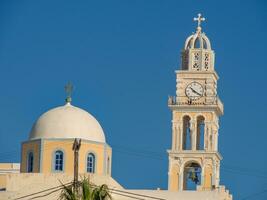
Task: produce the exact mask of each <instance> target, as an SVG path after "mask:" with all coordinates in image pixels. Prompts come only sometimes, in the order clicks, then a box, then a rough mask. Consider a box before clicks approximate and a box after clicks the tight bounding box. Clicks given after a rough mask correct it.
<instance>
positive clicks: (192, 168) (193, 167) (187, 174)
mask: <svg viewBox="0 0 267 200" xmlns="http://www.w3.org/2000/svg"><path fill="white" fill-rule="evenodd" d="M201 171H202V170H201V166H200V165H199V164H198V163H196V162H190V163H188V164H186V165H185V167H184V184H183V189H184V190H196V189H197V185H200V184H201Z"/></svg>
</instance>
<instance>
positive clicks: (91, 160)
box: [86, 152, 96, 173]
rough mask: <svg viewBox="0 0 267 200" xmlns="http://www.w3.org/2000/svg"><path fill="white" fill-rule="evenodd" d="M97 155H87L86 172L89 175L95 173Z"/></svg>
mask: <svg viewBox="0 0 267 200" xmlns="http://www.w3.org/2000/svg"><path fill="white" fill-rule="evenodd" d="M95 158H96V157H95V154H94V153H92V152H90V153H88V154H87V159H86V172H87V173H95V163H96V159H95Z"/></svg>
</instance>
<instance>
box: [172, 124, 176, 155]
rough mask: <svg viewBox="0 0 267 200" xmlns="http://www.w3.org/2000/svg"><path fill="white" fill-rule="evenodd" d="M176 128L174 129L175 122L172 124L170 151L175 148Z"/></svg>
mask: <svg viewBox="0 0 267 200" xmlns="http://www.w3.org/2000/svg"><path fill="white" fill-rule="evenodd" d="M176 138H177V135H176V128H175V122H172V150H175V147H176Z"/></svg>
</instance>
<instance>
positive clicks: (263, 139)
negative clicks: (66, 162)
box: [0, 0, 267, 200]
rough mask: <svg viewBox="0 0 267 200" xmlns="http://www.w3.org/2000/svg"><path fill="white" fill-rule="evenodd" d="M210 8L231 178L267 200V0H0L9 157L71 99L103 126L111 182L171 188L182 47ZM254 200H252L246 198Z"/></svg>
mask: <svg viewBox="0 0 267 200" xmlns="http://www.w3.org/2000/svg"><path fill="white" fill-rule="evenodd" d="M199 12H201V13H202V14H203V15H204V17H206V22H205V23H203V30H204V32H205V33H206V34H207V36H208V37H209V38H210V40H211V44H212V48H213V49H214V50H215V53H216V64H215V68H216V71H217V73H218V74H219V76H220V80H219V82H218V92H219V95H220V98H221V100H222V101H223V102H224V106H225V114H224V116H223V117H222V118H221V119H220V130H219V149H220V153H221V154H222V155H223V160H222V164H221V165H222V166H221V183H222V184H225V185H226V186H227V188H228V189H230V191H231V192H232V193H233V194H234V197H235V199H242V198H245V197H247V196H248V197H249V195H250V194H254V193H259V195H257V196H255V197H253V198H250V199H254V200H261V199H266V198H267V193H261V191H263V190H265V189H267V175H266V171H267V167H266V166H267V156H266V146H267V136H266V134H267V132H266V127H265V126H266V111H267V102H266V97H267V94H266V91H267V89H266V86H267V79H266V74H267V65H266V46H267V40H266V35H267V26H266V25H267V23H266V18H267V3H266V2H265V1H264V0H261V1H260V0H255V1H241V0H240V1H237V0H235V1H233V0H232V1H230V0H225V1H214V0H203V1H196V0H186V1H185V0H184V1H175V0H169V1H163V0H132V1H129V0H128V1H126V0H121V1H118V0H114V1H108V0H107V1H97V2H95V1H89V0H87V1H85V0H84V1H83V0H81V1H75V2H74V1H70V0H64V1H63V0H62V1H59V0H58V1H51V0H46V1H33V0H32V1H12V0H6V1H5V0H2V1H1V2H0V85H1V98H0V110H1V112H0V122H1V123H0V162H18V161H19V160H20V143H21V141H25V140H27V137H28V133H29V131H30V129H31V126H32V124H33V123H34V121H35V120H36V119H37V118H38V116H39V115H40V114H42V113H43V112H45V111H46V110H48V109H50V108H53V107H56V106H59V105H62V104H64V98H65V93H64V85H65V83H66V82H67V81H69V80H71V81H72V82H73V83H74V85H75V88H76V89H75V92H74V94H73V104H74V105H76V106H79V107H81V108H84V109H86V110H88V111H89V112H90V113H92V114H93V115H94V116H95V117H96V118H97V119H98V120H99V121H100V123H101V125H102V127H103V129H104V130H105V133H106V137H107V141H108V143H109V144H110V145H111V146H112V147H113V169H112V173H113V177H114V178H115V179H116V180H118V182H120V183H121V184H122V185H123V186H125V187H128V188H150V189H155V188H158V187H160V188H166V187H167V167H168V160H167V153H166V150H167V149H168V148H170V144H171V112H170V111H169V110H168V107H167V96H168V95H174V94H175V84H176V83H175V73H174V71H175V70H177V69H179V65H180V51H181V49H182V47H183V45H184V41H185V39H186V37H187V36H189V35H190V34H191V33H192V32H193V31H195V27H196V23H194V22H193V20H192V18H193V17H195V16H196V14H197V13H199ZM248 199H249V198H248Z"/></svg>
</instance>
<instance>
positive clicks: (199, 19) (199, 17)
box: [193, 13, 206, 32]
mask: <svg viewBox="0 0 267 200" xmlns="http://www.w3.org/2000/svg"><path fill="white" fill-rule="evenodd" d="M193 20H194V21H197V32H200V31H201V26H200V25H201V22H204V21H205V20H206V19H205V18H204V17H201V14H200V13H198V15H197V17H194V19H193Z"/></svg>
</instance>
